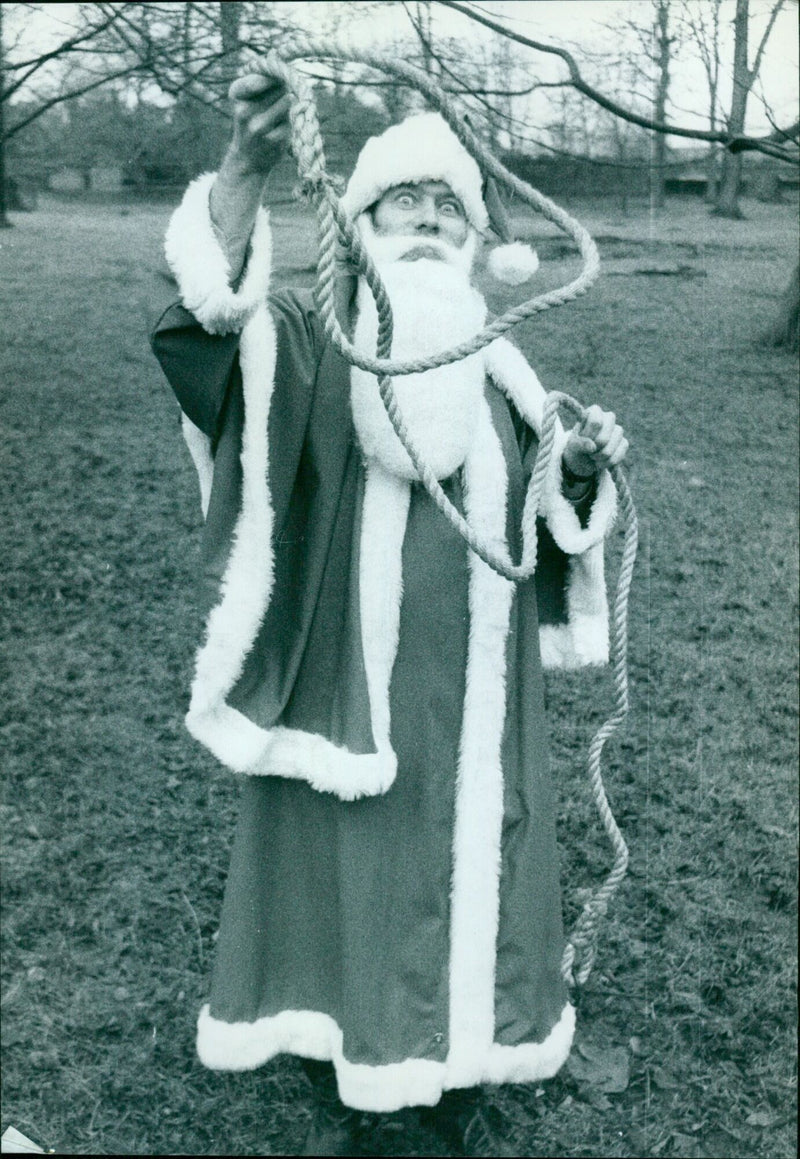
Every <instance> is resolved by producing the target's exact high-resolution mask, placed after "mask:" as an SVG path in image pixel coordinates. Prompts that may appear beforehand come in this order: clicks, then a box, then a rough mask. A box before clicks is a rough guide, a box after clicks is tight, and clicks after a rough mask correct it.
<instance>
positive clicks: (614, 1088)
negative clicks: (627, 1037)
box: [567, 1042, 630, 1095]
mask: <svg viewBox="0 0 800 1159" xmlns="http://www.w3.org/2000/svg"><path fill="white" fill-rule="evenodd" d="M567 1070H568V1071H569V1073H570V1074H571V1075H572V1077H573V1078H574V1079H575V1081H576V1082H577V1083H581V1084H585V1085H586V1086H587V1087H590V1088H592V1089H593V1090H595V1091H601V1092H602V1093H604V1094H608V1095H616V1094H620V1093H621V1092H622V1091H625V1090H627V1089H628V1083H629V1081H630V1064H629V1062H628V1052H627V1050H626V1049H625V1047H624V1046H610V1047H606V1048H603V1047H600V1046H592V1045H591V1044H589V1043H586V1042H582V1043H579V1044H578V1046H577V1047H576V1049H575V1050H574V1051H573V1053H572V1054H571V1055H570V1057H569V1059H568V1060H567Z"/></svg>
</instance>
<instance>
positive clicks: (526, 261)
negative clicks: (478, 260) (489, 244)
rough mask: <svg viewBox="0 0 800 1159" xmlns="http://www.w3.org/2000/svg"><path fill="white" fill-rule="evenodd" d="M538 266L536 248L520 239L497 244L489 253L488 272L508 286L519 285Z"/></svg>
mask: <svg viewBox="0 0 800 1159" xmlns="http://www.w3.org/2000/svg"><path fill="white" fill-rule="evenodd" d="M538 268H539V258H538V256H537V254H536V250H532V249H531V247H530V246H529V245H526V244H525V243H524V242H521V241H514V242H510V243H509V244H508V245H499V246H497V247H496V248H495V249H493V250H492V252H491V253H490V254H489V272H490V273H491V275H492V277H494V278H497V280H498V281H500V282H505V283H506V284H507V285H509V286H521V285H522V283H523V282H527V281H528V279H529V278H532V277H533V275H534V274H535V273H536V271H537V270H538Z"/></svg>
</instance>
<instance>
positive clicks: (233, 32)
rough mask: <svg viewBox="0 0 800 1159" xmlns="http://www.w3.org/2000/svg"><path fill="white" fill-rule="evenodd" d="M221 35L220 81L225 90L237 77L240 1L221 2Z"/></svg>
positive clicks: (240, 16) (228, 0) (240, 15)
mask: <svg viewBox="0 0 800 1159" xmlns="http://www.w3.org/2000/svg"><path fill="white" fill-rule="evenodd" d="M219 20H220V32H221V33H222V51H223V53H224V54H225V55H224V58H223V60H222V70H221V71H222V79H223V81H224V83H225V88H226V89H227V88H228V86H229V85H230V84H231V82H232V81H234V80H235V79H236V77H237V76H238V75H239V55H240V50H239V27H240V24H241V20H242V5H241V0H221V3H220V6H219Z"/></svg>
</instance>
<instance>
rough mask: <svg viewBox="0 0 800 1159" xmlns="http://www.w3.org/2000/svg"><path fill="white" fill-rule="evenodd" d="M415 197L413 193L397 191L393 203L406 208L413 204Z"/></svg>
mask: <svg viewBox="0 0 800 1159" xmlns="http://www.w3.org/2000/svg"><path fill="white" fill-rule="evenodd" d="M414 202H415V199H414V194H413V193H398V195H397V197H396V198H395V205H402V206H403V208H404V209H408V208H409V207H410V206H412V205H414Z"/></svg>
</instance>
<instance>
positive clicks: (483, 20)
mask: <svg viewBox="0 0 800 1159" xmlns="http://www.w3.org/2000/svg"><path fill="white" fill-rule="evenodd" d="M779 2H780V3H782V0H779ZM438 3H440V4H444V5H445V6H446V7H448V8H454V9H455V10H456V12H460V13H461V14H462V16H466V17H468V18H469V19H470V20H474V21H476V22H477V23H478V24H483V25H485V27H487V28H491V29H492V30H493V31H494V32H499V33H500V34H501V35H503V36H507V37H508V38H509V39H510V40H514V41H516V42H517V43H518V44H523V45H525V46H526V47H527V48H532V49H535V50H536V51H537V52H545V53H549V54H551V55H553V56H558V57H559V58H560V59H561V60H563V61H564V64H565V65H566V66H567V69H568V71H569V76H570V84H571V85H572V87H573V88H574V89H576V90H577V92H579V93H582V94H583V96H585V97H588V98H589V100H591V101H594V103H595V104H597V105H599V106H600V107H601V108H603V109H607V110H608V112H610V113H613V114H614V116H616V117H621V118H622V119H623V120H625V121H629V122H630V123H631V124H632V125H639V126H640V127H641V128H643V129H650V130H651V131H652V132H655V133H664V134H666V135H667V136H674V137H687V138H689V139H690V140H693V141H712V142H717V143H719V144H721V145H725V146H726V148H728V149H729V150H730V151H731V152H743V151H745V150H749V151H757V152H762V153H767V154H768V155H769V156H772V157H780V159H781V160H785V161H789V160H793V158H792V157H791V156H790V155H789V154H788V153H784V152H782V151H781V150H780V149H779V148H777V147H776V146H774V145H772V144H771V143H770V141H769V139H768V138H763V137H749V136H746V135H744V134H741V135H736V136H734V135H732V134H730V133H724V132H718V131H716V130H710V129H688V128H684V127H683V126H680V125H669V124H666V123H664V122H661V121H654V120H653V119H652V118H650V117H644V116H641V115H640V114H638V113H634V112H633V111H632V110H630V109H627V108H625V107H624V106H623V105H620V104H618V103H617V102H616V101H612V100H611V99H610V98H609V97H607V96H606V95H605V93H601V92H600V91H599V90H598V89H596V88H594V86H593V85H590V84H589V83H588V82H587V81H585V80H584V79H583V77H582V76H581V72H580V69H579V68H578V66H577V64H576V63H575V59H574V58H573V56H572V55H571V54H570V53H569V52H567V50H566V49H565V48H559V47H557V46H556V45H552V44H544V43H542V41H539V40H533V39H531V38H530V37H528V36H523V35H522V34H521V33H519V32H514V31H512V30H511V29H510V28H507V27H506V26H504V25H503V24H499V23H498V22H497V21H496V20H493V19H491V18H489V17H488V16H484V15H483V14H482V13H480V12H477V11H475V10H474V9H472V8H467V7H466V6H465V5H464V4H462V3H459V0H438ZM773 23H774V21H773Z"/></svg>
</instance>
